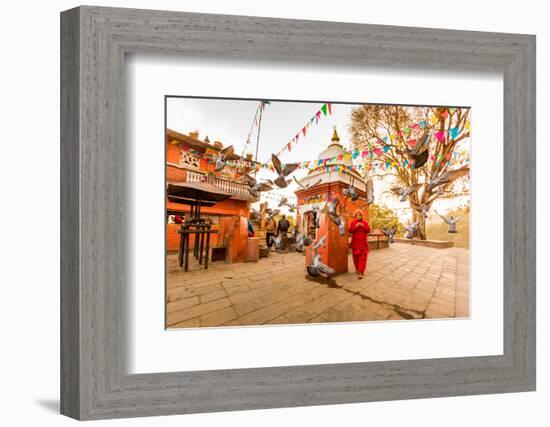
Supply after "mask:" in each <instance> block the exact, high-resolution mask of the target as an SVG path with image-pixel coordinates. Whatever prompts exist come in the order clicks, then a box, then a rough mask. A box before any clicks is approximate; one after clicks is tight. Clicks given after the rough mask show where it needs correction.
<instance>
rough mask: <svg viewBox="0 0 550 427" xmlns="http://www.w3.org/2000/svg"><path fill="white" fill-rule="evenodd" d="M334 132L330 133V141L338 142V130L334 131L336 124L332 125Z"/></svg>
mask: <svg viewBox="0 0 550 427" xmlns="http://www.w3.org/2000/svg"><path fill="white" fill-rule="evenodd" d="M333 128H334V133H333V134H332V138H331V139H330V140H331V141H332V142H336V143H338V142H340V137H339V136H338V132H337V131H336V126H333Z"/></svg>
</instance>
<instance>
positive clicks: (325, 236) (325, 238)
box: [313, 234, 327, 249]
mask: <svg viewBox="0 0 550 427" xmlns="http://www.w3.org/2000/svg"><path fill="white" fill-rule="evenodd" d="M325 240H327V235H326V234H325V235H324V236H323V237H321V238H320V239H319V240H317V242H315V243H314V244H313V249H319V248H320V247H321V246H323V245H324V244H325Z"/></svg>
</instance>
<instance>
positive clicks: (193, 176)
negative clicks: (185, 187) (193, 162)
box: [187, 170, 207, 182]
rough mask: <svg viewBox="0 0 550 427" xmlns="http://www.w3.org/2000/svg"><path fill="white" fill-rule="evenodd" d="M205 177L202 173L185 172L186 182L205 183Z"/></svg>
mask: <svg viewBox="0 0 550 427" xmlns="http://www.w3.org/2000/svg"><path fill="white" fill-rule="evenodd" d="M206 181H207V180H206V175H204V174H202V173H197V172H192V171H190V170H188V171H187V182H206Z"/></svg>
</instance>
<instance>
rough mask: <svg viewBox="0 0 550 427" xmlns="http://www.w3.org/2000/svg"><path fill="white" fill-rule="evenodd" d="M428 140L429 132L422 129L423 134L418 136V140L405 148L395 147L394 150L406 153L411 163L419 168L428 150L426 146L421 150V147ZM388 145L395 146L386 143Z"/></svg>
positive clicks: (423, 163) (425, 158)
mask: <svg viewBox="0 0 550 427" xmlns="http://www.w3.org/2000/svg"><path fill="white" fill-rule="evenodd" d="M429 140H430V133H429V129H426V130H425V131H424V134H423V135H422V136H421V137H420V138H418V141H416V143H415V144H414V145H413V146H412V147H409V148H406V149H405V150H400V149H396V151H397V152H398V153H399V154H406V155H408V156H409V158H410V159H411V163H412V164H413V165H414V168H415V169H418V168H421V167H422V166H424V165H425V164H426V162H427V161H428V155H429V150H428V149H427V148H426V149H425V150H422V148H423V147H424V146H425V145H426V143H427V142H428V141H429ZM387 145H388V146H389V147H395V146H393V145H389V144H387Z"/></svg>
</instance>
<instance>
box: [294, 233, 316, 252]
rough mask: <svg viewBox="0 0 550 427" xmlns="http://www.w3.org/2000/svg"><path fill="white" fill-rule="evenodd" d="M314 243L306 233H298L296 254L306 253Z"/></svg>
mask: <svg viewBox="0 0 550 427" xmlns="http://www.w3.org/2000/svg"><path fill="white" fill-rule="evenodd" d="M312 242H313V240H311V237H309V236H306V235H305V234H304V233H298V234H297V235H296V252H304V251H305V250H306V247H307V246H309V245H311V243H312Z"/></svg>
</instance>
